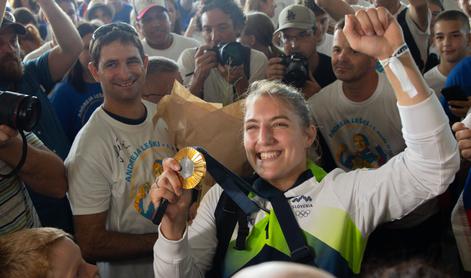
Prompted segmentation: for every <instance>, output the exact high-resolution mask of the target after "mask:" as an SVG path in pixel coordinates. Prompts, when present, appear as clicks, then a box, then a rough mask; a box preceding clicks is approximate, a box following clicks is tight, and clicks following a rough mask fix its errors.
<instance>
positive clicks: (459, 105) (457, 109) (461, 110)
mask: <svg viewBox="0 0 471 278" xmlns="http://www.w3.org/2000/svg"><path fill="white" fill-rule="evenodd" d="M448 105H449V108H450V111H451V113H452V114H453V115H455V116H457V117H459V118H464V117H466V114H467V113H468V111H469V108H470V107H471V97H468V100H450V101H448Z"/></svg>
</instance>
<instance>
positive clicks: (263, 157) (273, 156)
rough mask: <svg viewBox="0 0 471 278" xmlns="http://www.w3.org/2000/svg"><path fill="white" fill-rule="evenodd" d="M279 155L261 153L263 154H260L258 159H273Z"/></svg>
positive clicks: (278, 153)
mask: <svg viewBox="0 0 471 278" xmlns="http://www.w3.org/2000/svg"><path fill="white" fill-rule="evenodd" d="M279 155H280V152H278V151H277V152H263V153H260V158H261V159H262V160H265V159H273V158H276V157H278V156H279Z"/></svg>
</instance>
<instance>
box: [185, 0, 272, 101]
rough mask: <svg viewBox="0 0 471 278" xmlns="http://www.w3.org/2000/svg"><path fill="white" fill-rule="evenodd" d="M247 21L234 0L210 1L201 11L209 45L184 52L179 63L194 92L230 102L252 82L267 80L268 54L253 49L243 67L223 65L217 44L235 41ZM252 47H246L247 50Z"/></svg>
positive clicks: (199, 95)
mask: <svg viewBox="0 0 471 278" xmlns="http://www.w3.org/2000/svg"><path fill="white" fill-rule="evenodd" d="M244 24H245V16H244V14H243V12H242V10H241V9H240V7H239V6H238V5H237V4H236V3H235V2H234V1H233V0H213V1H206V2H205V3H204V5H203V7H202V10H201V25H202V30H203V37H204V40H205V45H204V46H201V47H199V48H190V49H187V50H185V51H183V53H182V54H181V56H180V58H179V59H178V66H179V68H180V73H181V75H182V77H183V82H184V84H185V85H188V87H189V89H190V91H191V93H192V94H194V95H196V96H198V97H200V98H202V99H204V100H206V101H209V102H217V103H222V104H223V105H227V104H230V103H232V102H234V101H235V100H237V99H238V98H240V96H241V95H243V94H244V93H245V91H246V90H247V88H248V85H249V83H252V82H253V81H256V80H260V79H264V78H265V70H266V66H267V58H266V56H265V54H263V53H262V52H260V51H258V50H254V49H249V50H250V51H247V56H249V57H247V56H245V55H244V57H243V59H244V60H245V61H246V62H245V63H243V65H240V66H232V67H230V66H228V65H221V64H220V63H219V61H218V58H217V53H216V50H215V46H218V45H222V44H227V43H229V42H235V41H236V40H237V38H238V37H239V36H240V32H241V31H242V29H243V27H244ZM246 50H248V49H245V48H244V51H246Z"/></svg>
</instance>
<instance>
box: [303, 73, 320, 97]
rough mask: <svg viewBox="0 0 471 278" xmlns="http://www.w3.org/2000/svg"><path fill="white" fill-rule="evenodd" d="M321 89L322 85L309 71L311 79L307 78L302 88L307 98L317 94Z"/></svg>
mask: <svg viewBox="0 0 471 278" xmlns="http://www.w3.org/2000/svg"><path fill="white" fill-rule="evenodd" d="M320 90H321V86H320V85H319V83H317V81H316V79H314V77H313V76H312V73H311V72H310V71H309V79H308V80H306V84H304V87H303V89H302V92H303V95H304V98H305V99H309V98H310V97H312V96H313V95H315V94H317V93H318V92H319V91H320Z"/></svg>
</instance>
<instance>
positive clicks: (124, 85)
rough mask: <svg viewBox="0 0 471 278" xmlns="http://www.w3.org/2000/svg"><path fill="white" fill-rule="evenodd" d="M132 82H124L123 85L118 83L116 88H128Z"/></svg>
mask: <svg viewBox="0 0 471 278" xmlns="http://www.w3.org/2000/svg"><path fill="white" fill-rule="evenodd" d="M133 83H134V82H133V81H129V82H125V83H118V86H121V87H129V86H131V85H132V84H133Z"/></svg>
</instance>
